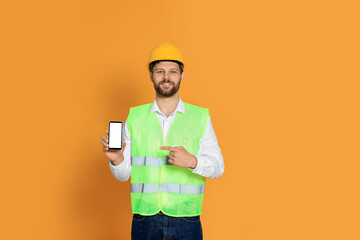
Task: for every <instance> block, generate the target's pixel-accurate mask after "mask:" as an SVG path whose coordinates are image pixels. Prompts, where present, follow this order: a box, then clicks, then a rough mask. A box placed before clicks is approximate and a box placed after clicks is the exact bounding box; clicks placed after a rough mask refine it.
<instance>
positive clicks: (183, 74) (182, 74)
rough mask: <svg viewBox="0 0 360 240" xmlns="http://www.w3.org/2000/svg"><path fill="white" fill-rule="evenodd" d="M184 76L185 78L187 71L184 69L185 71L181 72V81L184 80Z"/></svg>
mask: <svg viewBox="0 0 360 240" xmlns="http://www.w3.org/2000/svg"><path fill="white" fill-rule="evenodd" d="M184 78H185V72H184V71H183V72H182V73H181V78H180V82H182V81H184Z"/></svg>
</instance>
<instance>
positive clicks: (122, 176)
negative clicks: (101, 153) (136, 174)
mask: <svg viewBox="0 0 360 240" xmlns="http://www.w3.org/2000/svg"><path fill="white" fill-rule="evenodd" d="M123 132H124V135H123V139H124V141H125V143H126V146H125V150H124V160H123V161H122V162H121V163H120V164H119V165H116V166H114V165H112V163H111V161H110V160H109V166H110V170H111V172H112V174H113V175H114V177H116V178H117V179H118V180H119V181H123V182H124V181H127V180H128V179H129V178H130V176H131V162H130V159H131V136H130V133H129V129H128V126H127V120H126V122H125V125H124V131H123Z"/></svg>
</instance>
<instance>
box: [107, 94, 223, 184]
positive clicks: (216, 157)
mask: <svg viewBox="0 0 360 240" xmlns="http://www.w3.org/2000/svg"><path fill="white" fill-rule="evenodd" d="M153 112H156V115H157V117H158V119H159V122H160V126H161V129H162V132H163V136H164V141H165V138H166V135H167V133H168V131H169V128H170V126H171V124H172V122H173V121H174V119H175V116H176V114H177V112H182V113H184V114H186V113H185V105H184V103H183V101H181V99H180V98H179V103H178V105H177V106H176V108H175V110H174V112H173V113H171V114H170V115H169V116H168V117H166V115H165V114H164V113H162V112H161V111H160V108H159V106H158V105H157V103H156V99H155V100H154V102H153V104H152V105H151V109H150V113H153ZM124 141H125V142H126V147H125V150H124V160H123V161H122V162H121V163H120V164H119V165H116V166H114V165H112V164H111V161H110V163H109V164H110V169H111V172H112V174H113V175H114V176H115V177H116V178H117V179H118V180H120V181H126V180H128V179H129V177H130V175H131V136H130V132H129V129H128V127H127V120H126V122H125V126H124ZM171 147H173V146H171ZM195 157H196V159H197V165H196V167H195V168H194V169H191V168H189V169H190V170H192V172H193V173H196V174H199V175H201V176H203V177H207V178H218V177H220V176H221V175H222V174H223V172H224V161H223V157H222V155H221V151H220V148H219V145H218V141H217V138H216V135H215V132H214V129H213V127H212V124H211V120H210V117H209V120H208V123H207V126H206V131H205V134H204V136H203V137H202V138H201V140H200V145H199V152H198V154H197V155H195Z"/></svg>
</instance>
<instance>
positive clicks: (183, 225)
mask: <svg viewBox="0 0 360 240" xmlns="http://www.w3.org/2000/svg"><path fill="white" fill-rule="evenodd" d="M131 239H132V240H202V239H203V235H202V228H201V222H200V216H196V217H170V216H166V215H158V214H156V215H153V216H142V215H139V214H134V215H133V221H132V228H131Z"/></svg>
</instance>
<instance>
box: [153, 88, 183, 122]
mask: <svg viewBox="0 0 360 240" xmlns="http://www.w3.org/2000/svg"><path fill="white" fill-rule="evenodd" d="M179 99H180V98H179V93H176V94H174V96H171V97H163V96H158V95H157V94H156V103H157V105H158V107H159V108H160V111H161V112H162V113H164V114H165V115H166V116H167V117H168V116H169V115H170V114H171V113H173V112H174V110H175V108H176V106H177V105H178V103H179Z"/></svg>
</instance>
